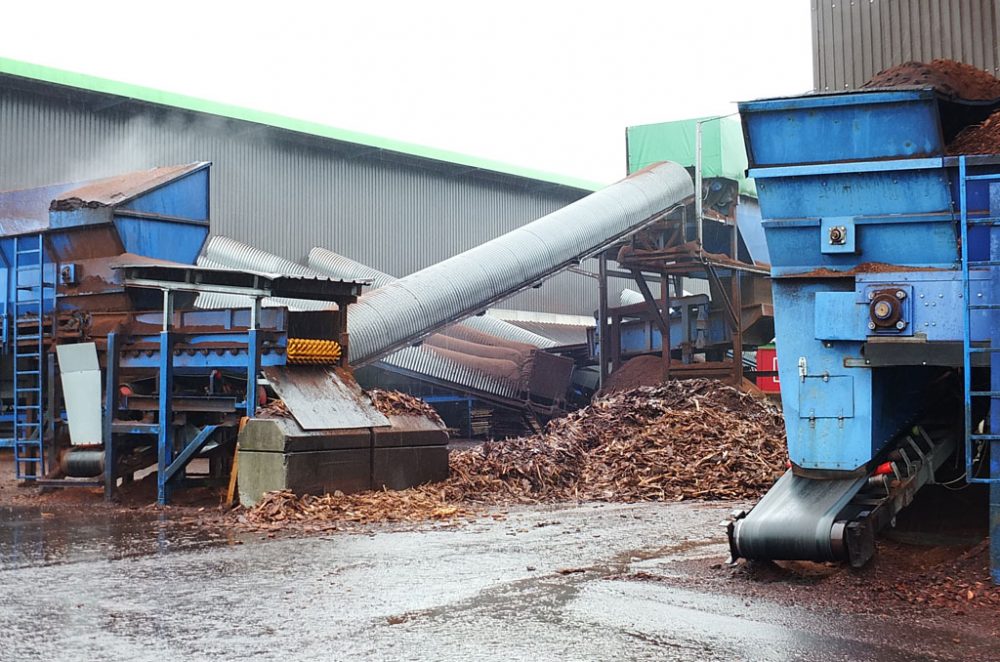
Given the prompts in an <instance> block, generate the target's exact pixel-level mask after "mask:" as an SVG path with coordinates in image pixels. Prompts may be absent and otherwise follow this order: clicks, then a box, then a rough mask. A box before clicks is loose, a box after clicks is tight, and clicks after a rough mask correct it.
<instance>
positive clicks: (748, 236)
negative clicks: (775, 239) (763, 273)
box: [736, 197, 771, 264]
mask: <svg viewBox="0 0 1000 662" xmlns="http://www.w3.org/2000/svg"><path fill="white" fill-rule="evenodd" d="M736 225H737V227H738V228H739V230H740V236H741V237H742V238H743V243H745V244H746V246H747V250H748V251H750V259H752V260H753V261H754V262H761V263H763V264H770V263H771V256H770V254H769V253H768V252H767V240H766V239H765V238H764V228H763V226H762V225H761V215H760V202H758V201H757V200H754V199H753V198H747V197H741V198H740V204H738V205H736Z"/></svg>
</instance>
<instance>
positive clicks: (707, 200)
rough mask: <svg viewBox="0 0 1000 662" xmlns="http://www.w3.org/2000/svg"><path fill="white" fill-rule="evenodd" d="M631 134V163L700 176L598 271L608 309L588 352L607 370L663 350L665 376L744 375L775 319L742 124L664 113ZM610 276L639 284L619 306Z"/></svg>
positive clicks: (738, 380) (631, 129)
mask: <svg viewBox="0 0 1000 662" xmlns="http://www.w3.org/2000/svg"><path fill="white" fill-rule="evenodd" d="M626 138H627V152H628V165H629V170H630V171H631V172H635V171H639V170H641V169H642V168H644V167H646V166H647V165H648V164H649V163H652V162H655V161H659V160H664V159H667V160H671V161H676V162H678V163H680V164H682V165H684V166H686V168H687V169H688V171H689V172H690V173H691V174H692V175H693V177H694V179H695V191H696V195H693V196H691V197H690V198H688V199H687V200H685V204H683V205H680V206H678V207H677V208H676V209H674V210H673V212H672V213H671V214H669V215H668V216H666V217H665V218H664V219H663V220H662V221H661V222H659V223H657V224H656V225H653V226H650V227H648V228H646V229H645V230H644V231H642V232H640V233H636V234H634V235H632V236H631V237H629V238H628V240H627V241H625V242H623V243H622V244H620V245H619V246H616V247H615V248H614V249H613V250H612V251H608V252H607V254H605V255H604V256H603V259H602V263H601V265H600V269H599V272H598V273H597V274H594V276H595V277H596V278H597V279H598V284H599V291H600V293H601V297H600V298H601V310H600V311H599V312H598V315H597V318H598V321H599V323H598V325H597V326H596V328H595V329H594V330H593V331H592V332H590V334H589V338H588V340H589V341H590V342H589V347H590V351H591V358H592V359H593V360H595V361H598V362H599V364H600V367H601V373H602V377H607V376H608V375H609V373H611V372H614V371H616V370H618V369H619V368H620V367H621V366H622V365H623V364H624V363H625V362H626V361H628V360H630V359H632V358H635V357H638V356H641V355H653V354H659V355H660V356H661V357H662V359H663V364H662V366H663V370H662V372H663V378H664V379H669V378H672V377H673V378H686V377H712V378H719V379H724V380H727V381H730V382H732V383H736V384H740V383H741V382H742V381H743V375H744V361H743V360H742V359H743V358H744V353H745V352H751V354H750V356H751V357H752V351H753V350H754V348H755V347H757V346H758V345H763V344H765V343H768V342H770V341H771V339H772V338H773V337H774V324H773V318H772V307H771V291H770V284H769V281H768V264H767V263H768V255H767V247H766V245H765V243H764V237H763V231H762V230H761V226H760V212H759V206H758V204H757V199H756V195H757V194H756V191H755V189H754V186H753V182H752V181H750V180H748V179H747V178H746V176H745V168H746V154H745V150H744V146H743V137H742V133H741V131H740V127H739V124H738V123H737V122H735V121H733V120H731V119H729V118H719V117H716V118H706V119H699V120H681V121H675V122H664V123H659V124H650V125H643V126H633V127H629V128H628V130H627V132H626ZM609 261H614V262H615V263H617V268H609V266H608V262H609ZM609 278H622V279H627V280H631V281H634V283H635V285H636V286H637V288H638V292H635V293H631V291H629V290H625V291H624V294H630V293H631V294H632V297H631V299H630V300H629V301H625V300H623V301H622V305H620V306H614V307H613V306H611V305H610V304H609V303H608V290H609V286H608V279H609ZM651 285H652V287H651ZM655 286H659V289H660V292H659V296H658V297H657V296H655V295H654V293H653V287H655ZM668 290H672V294H670V296H669V301H668V295H667V292H668ZM688 290H691V292H688ZM664 338H666V339H667V341H666V343H665V342H664V340H663V339H664ZM664 345H667V347H668V350H667V351H666V352H664V351H663V347H664ZM602 357H603V359H602ZM734 357H739V358H738V359H735V360H734ZM668 358H669V359H670V360H667V359H668Z"/></svg>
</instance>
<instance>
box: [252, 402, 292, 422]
mask: <svg viewBox="0 0 1000 662" xmlns="http://www.w3.org/2000/svg"><path fill="white" fill-rule="evenodd" d="M291 417H292V412H290V411H289V410H288V405H286V404H285V401H284V400H268V401H267V402H266V403H264V404H263V405H261V406H260V407H257V418H291Z"/></svg>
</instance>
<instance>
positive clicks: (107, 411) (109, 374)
mask: <svg viewBox="0 0 1000 662" xmlns="http://www.w3.org/2000/svg"><path fill="white" fill-rule="evenodd" d="M106 356H107V359H106V361H107V366H106V367H105V370H104V378H105V380H106V381H105V384H104V420H103V428H102V434H101V437H102V439H103V441H104V499H105V501H111V500H112V499H114V497H115V488H116V487H117V486H118V485H117V477H116V476H115V442H114V436H113V429H114V428H113V426H114V422H115V413H116V412H117V411H118V334H117V333H116V332H114V331H112V332H110V333H108V349H107V352H106Z"/></svg>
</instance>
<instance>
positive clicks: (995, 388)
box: [963, 159, 1000, 584]
mask: <svg viewBox="0 0 1000 662" xmlns="http://www.w3.org/2000/svg"><path fill="white" fill-rule="evenodd" d="M963 161H964V159H963ZM991 186H993V187H995V186H1000V184H992V185H991ZM990 197H993V196H992V195H991V196H990ZM996 213H997V211H996V210H993V209H991V210H990V216H995V215H996ZM990 261H991V262H993V263H995V264H1000V227H996V226H994V227H991V228H990ZM990 275H991V276H992V278H991V287H990V288H989V291H990V292H991V294H992V301H991V303H994V304H995V303H1000V301H998V300H997V296H998V294H1000V267H998V266H992V267H990ZM991 312H992V319H993V323H992V324H990V330H991V334H990V335H991V337H990V344H989V346H990V347H992V348H1000V310H996V309H994V310H993V311H991ZM990 390H991V391H992V392H993V393H1000V353H998V352H990ZM990 434H991V435H1000V398H998V397H996V396H992V397H991V398H990ZM990 478H991V481H990V572H991V573H992V575H993V583H994V584H1000V439H998V438H996V437H995V436H994V438H993V439H991V441H990Z"/></svg>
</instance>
